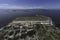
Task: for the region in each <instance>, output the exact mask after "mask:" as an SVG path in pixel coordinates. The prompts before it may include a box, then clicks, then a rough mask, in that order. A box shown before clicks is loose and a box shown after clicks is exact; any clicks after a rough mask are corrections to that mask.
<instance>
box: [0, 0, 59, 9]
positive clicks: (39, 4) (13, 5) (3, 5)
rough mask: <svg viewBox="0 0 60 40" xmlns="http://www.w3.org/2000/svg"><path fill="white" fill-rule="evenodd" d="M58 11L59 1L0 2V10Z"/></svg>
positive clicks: (14, 0)
mask: <svg viewBox="0 0 60 40" xmlns="http://www.w3.org/2000/svg"><path fill="white" fill-rule="evenodd" d="M33 8H41V9H60V0H0V9H33Z"/></svg>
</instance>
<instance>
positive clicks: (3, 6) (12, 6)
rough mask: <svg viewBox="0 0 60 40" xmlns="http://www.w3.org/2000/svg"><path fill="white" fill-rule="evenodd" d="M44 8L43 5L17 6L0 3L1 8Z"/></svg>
mask: <svg viewBox="0 0 60 40" xmlns="http://www.w3.org/2000/svg"><path fill="white" fill-rule="evenodd" d="M39 8H43V7H41V6H38V7H35V6H34V7H29V6H16V5H9V4H0V9H39Z"/></svg>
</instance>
